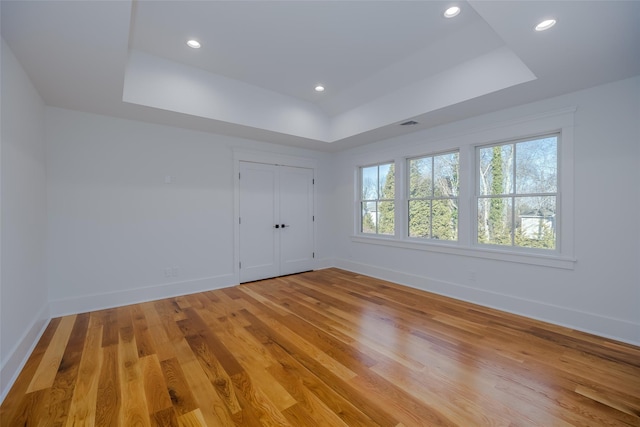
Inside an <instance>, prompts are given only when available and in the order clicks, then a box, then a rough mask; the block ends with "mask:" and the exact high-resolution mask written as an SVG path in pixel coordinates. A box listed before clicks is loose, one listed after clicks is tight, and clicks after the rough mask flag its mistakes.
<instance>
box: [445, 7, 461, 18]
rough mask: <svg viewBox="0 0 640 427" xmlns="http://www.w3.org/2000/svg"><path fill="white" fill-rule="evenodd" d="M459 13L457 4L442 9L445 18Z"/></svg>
mask: <svg viewBox="0 0 640 427" xmlns="http://www.w3.org/2000/svg"><path fill="white" fill-rule="evenodd" d="M459 13H460V8H459V7H458V6H451V7H450V8H449V9H447V10H445V11H444V17H445V18H453V17H454V16H458V14H459Z"/></svg>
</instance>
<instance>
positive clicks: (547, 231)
mask: <svg viewBox="0 0 640 427" xmlns="http://www.w3.org/2000/svg"><path fill="white" fill-rule="evenodd" d="M515 245H516V246H522V247H526V248H544V249H555V247H556V197H555V196H545V197H516V232H515Z"/></svg>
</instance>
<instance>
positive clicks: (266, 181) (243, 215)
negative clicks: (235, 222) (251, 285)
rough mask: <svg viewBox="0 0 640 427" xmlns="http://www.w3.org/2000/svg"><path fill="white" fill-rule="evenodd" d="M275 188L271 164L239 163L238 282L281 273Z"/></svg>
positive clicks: (276, 179)
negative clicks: (276, 225)
mask: <svg viewBox="0 0 640 427" xmlns="http://www.w3.org/2000/svg"><path fill="white" fill-rule="evenodd" d="M277 187H278V171H277V169H276V168H275V167H274V166H273V165H263V164H260V163H248V162H240V221H239V222H240V282H250V281H252V280H259V279H264V278H266V277H274V276H278V275H279V273H280V250H279V246H280V239H279V237H280V235H279V233H278V231H279V228H278V229H276V228H274V226H275V224H276V223H277V222H278V221H279V219H280V218H279V217H278V216H276V215H277V211H278V204H279V201H278V200H277V199H276V197H277V195H278V191H277Z"/></svg>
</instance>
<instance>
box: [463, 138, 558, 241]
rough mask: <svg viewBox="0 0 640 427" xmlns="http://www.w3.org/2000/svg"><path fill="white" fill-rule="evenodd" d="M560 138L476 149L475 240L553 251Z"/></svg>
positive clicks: (531, 140) (515, 142) (534, 139)
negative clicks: (476, 217)
mask: <svg viewBox="0 0 640 427" xmlns="http://www.w3.org/2000/svg"><path fill="white" fill-rule="evenodd" d="M558 140H559V136H558V135H548V136H542V137H536V138H531V139H526V140H521V141H514V142H509V143H503V144H495V145H490V146H483V147H477V148H476V153H477V164H476V171H477V172H476V180H477V186H476V188H477V197H476V198H477V214H478V220H477V242H478V243H480V244H489V245H502V246H511V247H522V248H539V249H546V250H555V249H556V246H557V243H556V217H557V213H558V212H557V191H558Z"/></svg>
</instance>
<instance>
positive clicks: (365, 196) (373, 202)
mask: <svg viewBox="0 0 640 427" xmlns="http://www.w3.org/2000/svg"><path fill="white" fill-rule="evenodd" d="M394 199H395V168H394V164H393V163H381V164H378V165H373V166H367V167H361V168H360V212H361V214H360V232H361V233H367V234H387V235H393V234H395V204H394V203H395V202H394Z"/></svg>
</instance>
